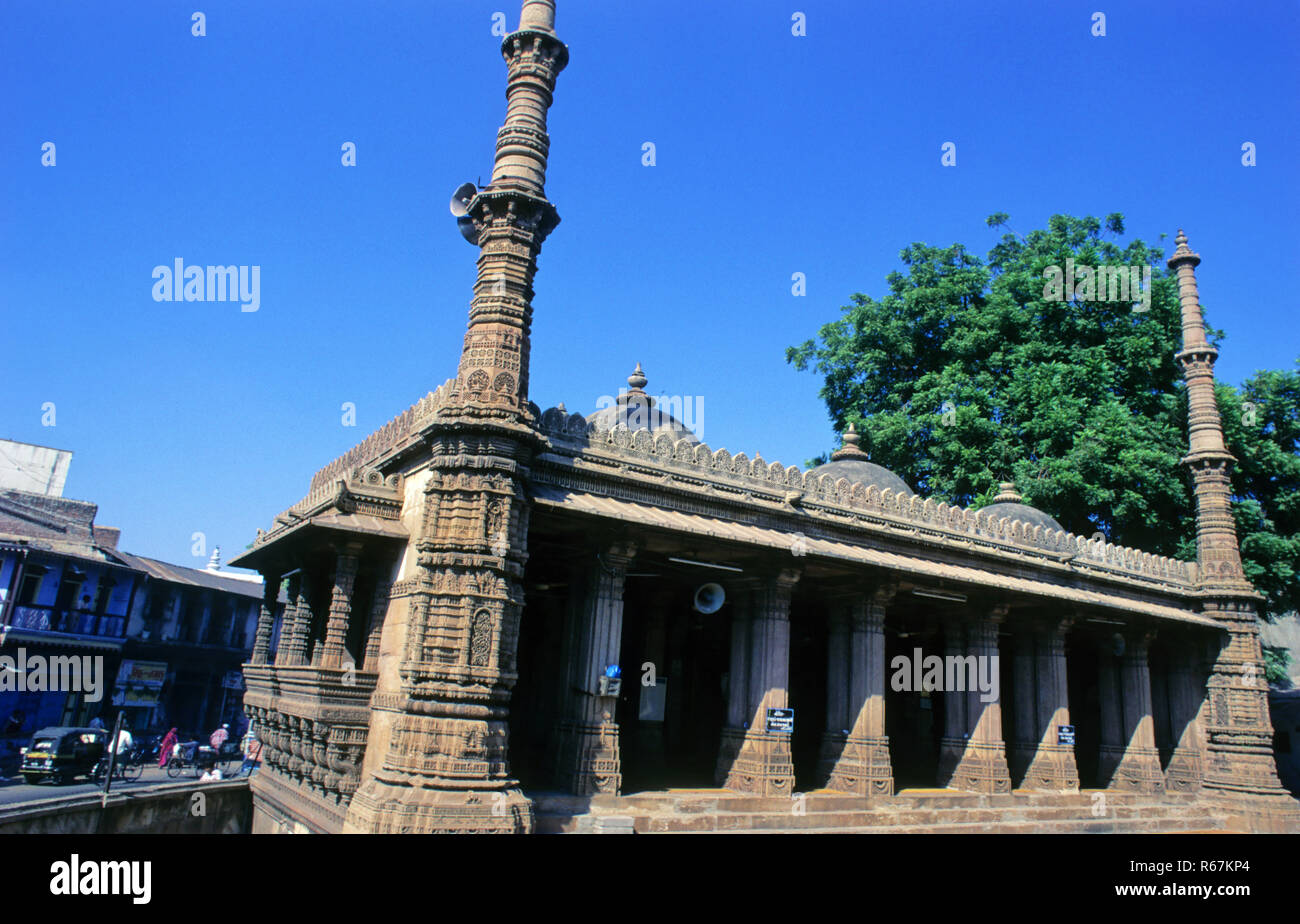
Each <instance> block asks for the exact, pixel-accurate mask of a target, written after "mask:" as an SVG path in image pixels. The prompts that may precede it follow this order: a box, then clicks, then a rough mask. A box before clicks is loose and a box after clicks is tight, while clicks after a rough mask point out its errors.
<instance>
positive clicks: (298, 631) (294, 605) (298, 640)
mask: <svg viewBox="0 0 1300 924" xmlns="http://www.w3.org/2000/svg"><path fill="white" fill-rule="evenodd" d="M310 583H311V582H310V581H309V580H308V579H307V576H306V575H305V574H304V573H303V572H301V571H299V572H297V573H296V574H294V575H293V576H292V577H291V578H289V602H288V604H287V605H286V606H285V610H284V627H283V628H282V629H281V630H280V650H279V651H278V652H277V654H276V656H275V663H276V666H285V667H294V666H298V665H302V664H306V663H307V633H308V631H310V627H311V599H310V594H309V590H308V586H309V585H310Z"/></svg>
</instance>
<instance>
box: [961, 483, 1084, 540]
mask: <svg viewBox="0 0 1300 924" xmlns="http://www.w3.org/2000/svg"><path fill="white" fill-rule="evenodd" d="M1023 501H1024V498H1022V497H1021V496H1020V494H1019V492H1017V491H1016V485H1015V482H1013V481H1004V482H1002V483H1001V484H999V485H998V494H997V496H996V497H994V498H993V503H991V504H989V505H988V506H987V507H981V508H980V509H979V512H980V513H985V514H988V515H989V516H991V517H1006V518H1007V519H1009V520H1020V521H1021V522H1022V523H1028V524H1029V525H1030V526H1041V527H1043V529H1054V530H1057V531H1058V532H1065V528H1064V527H1062V526H1061V524H1060V523H1058V522H1056V520H1054V519H1052V517H1050V516H1048V515H1047V514H1045V513H1043V511H1041V510H1039V509H1038V508H1036V507H1030V506H1029V505H1028V504H1026V503H1024V502H1023Z"/></svg>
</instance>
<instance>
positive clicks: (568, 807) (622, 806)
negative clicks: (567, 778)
mask: <svg viewBox="0 0 1300 924" xmlns="http://www.w3.org/2000/svg"><path fill="white" fill-rule="evenodd" d="M1102 792H1104V793H1105V796H1106V801H1107V804H1108V805H1138V804H1141V805H1148V804H1150V803H1151V801H1152V799H1157V800H1159V801H1161V802H1164V803H1168V804H1174V805H1186V804H1189V803H1192V802H1194V801H1195V797H1194V796H1192V795H1188V794H1183V793H1169V794H1163V795H1161V796H1154V797H1153V796H1149V795H1141V794H1136V793H1121V792H1111V791H1109V790H1103V791H1102ZM804 795H805V798H804V803H803V804H804V809H805V811H807V812H809V813H814V812H841V811H854V810H862V809H868V808H870V809H878V808H891V807H906V808H917V809H950V808H1022V807H1026V806H1039V805H1053V806H1056V805H1072V806H1084V807H1089V808H1090V807H1091V806H1092V804H1093V791H1091V790H1088V791H1084V792H1082V793H1047V792H1032V793H1030V792H1017V793H1013V794H1007V795H981V794H979V793H961V792H951V791H947V790H931V791H921V792H918V791H905V792H903V793H901V794H899V795H896V796H890V797H888V799H885V800H880V799H877V800H872V801H868V800H866V799H864V798H862V797H861V796H853V795H847V794H840V793H827V792H813V793H807V794H804ZM535 799H536V801H537V804H538V806H539V808H541V809H542V810H543V811H561V812H563V811H570V812H586V811H601V810H604V809H608V810H611V811H618V812H637V811H671V812H676V813H680V814H697V813H704V812H755V811H774V810H780V808H781V807H782V806H786V805H789V802H790V800H789V799H788V798H784V797H759V796H746V795H743V794H734V793H715V792H704V793H693V792H682V793H679V792H672V791H670V792H667V793H644V794H634V795H630V796H595V797H591V798H583V797H577V796H564V795H552V794H542V795H539V796H536V797H535Z"/></svg>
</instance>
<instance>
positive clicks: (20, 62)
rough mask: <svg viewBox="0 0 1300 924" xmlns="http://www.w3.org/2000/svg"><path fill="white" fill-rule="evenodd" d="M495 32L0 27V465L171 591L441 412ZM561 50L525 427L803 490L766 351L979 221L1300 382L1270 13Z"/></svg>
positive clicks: (101, 8) (236, 10)
mask: <svg viewBox="0 0 1300 924" xmlns="http://www.w3.org/2000/svg"><path fill="white" fill-rule="evenodd" d="M518 6H519V3H518V0H485V2H478V0H424V2H409V3H399V2H373V3H338V2H312V3H308V2H275V3H262V2H249V3H236V2H209V0H195V2H194V3H191V4H187V5H181V4H177V3H174V2H168V3H164V2H151V0H133V2H131V3H128V4H99V3H89V2H84V3H74V2H69V3H58V4H51V3H48V2H27V0H5V3H4V4H3V7H2V8H0V74H2V75H3V77H2V79H3V86H4V87H5V92H4V93H3V94H0V116H2V117H3V125H4V126H5V131H4V132H3V134H2V135H0V300H2V302H0V318H2V321H3V332H4V333H3V338H2V339H0V343H3V348H2V350H3V352H2V353H0V355H2V356H3V360H2V362H3V373H2V375H0V382H2V383H3V385H2V387H3V398H0V437H7V438H11V439H18V440H24V441H28V442H34V443H40V444H43V445H51V446H56V447H59V448H63V449H71V450H73V451H74V452H75V456H74V458H73V462H72V467H71V471H70V474H69V479H68V483H67V487H66V490H65V494H66V495H67V496H69V497H76V498H82V499H87V500H91V501H94V502H96V503H98V504H99V505H100V512H99V517H98V522H100V523H102V524H106V525H114V526H119V527H121V528H122V529H123V536H122V545H123V547H124V548H126V549H128V550H130V551H134V552H137V553H139V554H144V555H151V556H155V557H158V558H163V559H167V560H170V561H174V562H178V563H182V564H186V563H190V564H199V563H200V560H199V559H195V558H192V557H191V541H190V539H191V535H192V534H193V533H194V532H196V531H200V532H203V533H204V534H205V536H206V538H207V543H208V546H209V548H210V547H211V546H212V545H214V544H216V545H220V546H222V548H223V552H224V555H225V557H227V558H228V557H230V555H231V554H233V553H234V552H235V551H237V550H239V549H242V548H243V547H244V546H245V545H246V544H247V543H248V542H249V541H251V539H252V537H253V535H254V533H255V531H256V530H257V528H258V527H263V528H265V527H267V526H268V525H269V524H270V521H271V518H272V517H273V516H274V515H275V514H276V513H278V512H280V511H281V510H283V509H284V508H285V507H287V506H288V505H290V504H291V503H293V502H294V501H296V500H297V499H299V498H300V497H301V496H302V495H303V494H304V493H305V492H306V488H307V483H308V480H309V479H310V477H311V474H312V473H313V472H315V471H316V470H317V469H319V468H320V467H321V466H323V465H324V464H325V463H327V462H328V461H330V460H331V459H333V458H334V457H336V456H337V455H339V454H341V453H342V452H344V451H345V450H347V449H348V448H349V447H350V446H352V445H353V444H355V443H356V442H358V441H360V440H361V439H362V438H364V437H365V436H366V434H368V433H369V432H370V431H372V430H374V429H376V428H378V427H379V426H382V425H383V424H384V423H385V422H386V421H388V420H389V419H390V418H392V417H394V416H395V415H397V414H398V413H400V412H401V411H402V410H404V409H405V408H406V407H408V406H409V405H410V404H412V403H414V402H415V401H416V400H418V399H419V398H420V397H421V396H422V395H424V394H425V393H426V392H427V391H429V390H431V389H432V388H435V387H436V386H437V385H439V384H440V383H441V382H442V381H444V380H445V379H447V378H449V377H451V376H453V375H454V374H455V371H456V363H457V358H458V355H459V347H460V343H461V338H462V335H463V331H464V326H465V319H466V311H467V308H468V304H469V297H470V287H471V285H472V283H473V279H474V261H475V251H474V249H473V248H472V247H471V246H470V245H468V244H466V243H465V242H464V241H463V240H462V239H461V237H460V235H459V234H458V233H457V231H456V227H455V223H454V221H453V219H452V218H451V216H450V215H449V214H448V212H447V206H446V203H447V200H448V197H449V195H450V193H451V190H452V189H453V188H455V187H456V186H457V185H458V184H460V183H462V182H464V181H465V180H472V179H477V178H479V177H483V178H484V179H485V180H486V178H487V176H488V175H489V174H490V172H491V164H492V152H493V144H494V141H495V133H496V129H497V127H498V126H499V124H500V122H501V119H502V116H503V114H504V111H505V105H504V93H503V91H504V86H505V68H504V65H503V63H502V61H501V59H500V56H499V53H498V50H497V49H498V46H499V42H500V39H499V38H498V37H495V36H493V35H492V34H491V26H492V14H493V13H494V12H496V11H504V12H505V13H506V15H507V19H508V21H509V24H510V27H511V28H513V27H514V25H515V24H516V22H517V19H518ZM1098 7H1102V8H1103V11H1104V12H1105V14H1106V17H1107V18H1106V33H1107V34H1106V35H1105V36H1104V37H1094V36H1092V35H1091V34H1090V30H1091V26H1092V19H1091V16H1092V13H1093V11H1094V10H1096V9H1097V8H1098ZM196 8H197V9H201V10H202V11H203V12H204V13H205V14H206V17H207V21H206V29H207V35H206V36H203V37H195V36H193V35H191V16H190V14H191V13H192V12H193V10H194V9H196ZM795 11H799V12H802V13H804V14H805V15H806V22H807V35H806V36H803V37H796V36H793V35H791V16H792V13H794V12H795ZM557 32H558V34H559V35H560V37H561V38H562V39H563V40H564V41H565V42H566V43H567V44H568V45H569V48H570V53H571V61H570V65H569V68H568V69H567V70H566V71H565V72H564V73H563V74H562V75H561V76H560V82H559V87H558V88H557V92H556V103H555V106H554V107H553V108H552V110H551V123H550V130H551V142H552V146H551V165H550V171H549V175H548V182H547V192H548V195H549V197H550V198H551V199H552V201H554V202H555V203H556V205H557V207H558V209H559V211H560V215H561V217H562V219H563V222H562V224H561V225H560V227H559V228H558V229H557V230H556V232H555V233H554V234H553V235H552V236H551V238H550V239H549V240H548V241H547V243H546V246H545V248H544V250H543V252H542V255H541V259H540V272H539V274H538V277H537V282H536V286H537V297H536V299H535V302H534V309H535V318H534V330H533V348H532V381H531V396H532V398H533V400H535V401H536V402H537V403H538V404H539V405H540V406H541V407H543V408H546V407H549V406H551V405H554V404H556V403H557V402H560V401H563V402H564V403H565V404H566V405H567V407H568V408H569V410H571V411H572V410H578V409H584V410H588V411H589V410H594V409H595V408H596V406H597V403H598V401H599V399H600V397H601V396H602V395H612V394H615V393H617V390H618V388H619V387H620V386H623V385H624V384H625V379H626V376H627V375H628V373H629V372H630V371H631V369H632V366H633V364H634V363H635V362H637V361H640V362H641V363H643V364H644V367H645V370H646V373H647V375H648V376H649V379H650V384H649V390H650V391H651V392H653V393H655V394H660V393H666V394H670V395H685V396H701V397H702V398H703V425H702V431H703V432H702V436H703V438H704V439H705V441H706V442H708V443H709V444H710V445H712V446H714V447H715V448H716V447H719V446H725V447H727V448H728V449H731V450H732V451H733V452H734V451H739V450H744V451H745V452H747V453H751V454H752V453H753V452H755V451H761V453H762V454H763V456H764V458H766V459H768V460H769V461H771V460H779V461H782V462H785V463H787V464H800V465H802V463H803V461H804V460H805V459H807V458H809V457H811V456H814V455H816V454H817V453H819V452H822V451H824V450H826V449H828V448H830V447H831V446H832V434H831V429H830V424H829V421H828V418H827V415H826V412H825V409H824V407H823V405H822V404H821V402H820V401H819V399H818V397H817V391H818V388H819V384H820V383H819V380H818V379H817V377H816V376H814V375H812V374H809V373H797V372H795V371H794V370H793V369H792V368H790V367H789V366H787V365H786V363H785V360H784V350H785V347H787V346H788V345H791V344H794V343H798V342H801V341H802V340H804V339H806V338H807V337H810V336H813V335H814V334H815V332H816V330H817V328H818V327H819V326H820V325H821V324H822V323H824V322H826V321H828V320H831V319H833V318H834V317H836V316H837V315H838V313H839V306H841V305H843V304H846V303H847V302H848V300H849V296H850V294H851V293H853V292H856V291H861V292H866V293H868V294H872V295H881V294H883V293H884V291H885V288H886V287H885V276H886V274H887V273H888V272H889V271H891V270H892V269H895V268H897V267H898V259H897V256H898V252H899V250H900V249H902V248H903V247H904V246H905V245H907V244H908V243H910V242H913V241H925V242H928V243H931V244H949V243H952V242H954V241H960V242H962V243H965V244H966V245H967V246H968V247H970V248H971V249H973V250H974V251H976V252H977V253H980V254H983V253H986V252H987V250H988V248H989V247H990V246H991V245H992V244H993V243H994V242H995V240H996V233H995V232H993V231H991V230H990V229H988V228H986V227H985V224H984V219H985V217H986V216H987V215H989V214H991V213H993V212H998V211H1005V212H1008V213H1010V215H1011V222H1010V224H1011V226H1012V227H1014V228H1016V229H1017V230H1019V231H1022V232H1023V231H1027V230H1029V229H1031V228H1035V227H1043V226H1044V225H1045V223H1046V220H1047V218H1048V216H1049V215H1051V214H1053V213H1056V212H1064V213H1070V214H1076V215H1083V214H1092V215H1096V216H1098V217H1102V216H1104V215H1106V214H1108V213H1110V212H1115V211H1119V212H1122V213H1123V214H1124V215H1125V216H1126V219H1127V226H1128V236H1130V237H1141V238H1143V239H1145V240H1147V241H1149V242H1154V241H1156V240H1157V239H1158V236H1159V235H1160V234H1161V233H1162V232H1164V233H1167V234H1168V235H1169V236H1168V238H1167V239H1166V240H1165V242H1164V246H1165V247H1166V250H1171V249H1172V247H1173V243H1172V239H1173V233H1174V231H1175V229H1176V228H1177V227H1178V226H1180V225H1181V226H1183V227H1184V228H1185V229H1186V230H1187V233H1188V235H1189V237H1190V238H1191V243H1192V246H1193V248H1194V249H1196V250H1197V251H1199V252H1200V253H1201V255H1202V256H1203V257H1204V261H1205V262H1204V263H1203V264H1202V265H1201V268H1200V270H1199V279H1200V282H1201V295H1202V301H1203V302H1204V304H1205V306H1206V308H1207V312H1208V314H1209V316H1210V318H1211V320H1212V322H1213V323H1214V324H1216V325H1217V326H1219V327H1222V328H1224V329H1225V330H1226V332H1227V339H1226V342H1225V344H1224V348H1223V353H1222V357H1221V359H1220V362H1219V367H1218V370H1219V373H1220V377H1221V378H1222V379H1224V380H1226V381H1229V382H1233V383H1239V382H1241V381H1242V380H1243V379H1244V378H1245V377H1247V376H1248V375H1250V374H1251V372H1253V371H1254V370H1256V369H1260V368H1290V367H1292V365H1293V363H1294V362H1295V360H1296V358H1297V356H1298V355H1300V337H1297V335H1296V332H1295V331H1296V327H1297V324H1296V304H1295V294H1294V293H1295V280H1296V279H1297V277H1298V275H1300V247H1297V245H1296V239H1295V233H1294V230H1295V221H1294V220H1295V216H1296V215H1297V214H1300V173H1298V171H1297V169H1296V154H1295V152H1296V151H1297V150H1298V149H1300V93H1298V92H1297V91H1298V90H1300V86H1298V84H1300V70H1298V69H1297V67H1296V51H1295V49H1296V48H1297V47H1300V5H1298V4H1297V3H1295V2H1289V0H1288V2H1280V0H1268V2H1263V3H1258V4H1250V5H1241V6H1230V5H1228V4H1212V3H1196V2H1183V3H1177V4H1174V3H1126V2H1105V3H1101V2H1099V0H1091V2H1089V3H1076V2H1052V3H1043V2H1023V3H1010V2H995V3H987V4H985V3H979V4H976V3H970V2H951V3H928V2H919V0H909V2H905V3H904V2H899V3H889V4H886V3H879V2H875V0H857V2H846V0H845V2H840V0H835V2H832V0H789V2H770V0H744V2H742V0H730V2H727V0H708V2H701V0H693V2H687V0H655V2H653V3H648V4H646V3H633V2H630V0H629V2H625V0H560V3H559V13H558V18H557ZM46 141H53V142H55V144H56V146H57V147H56V157H57V163H56V166H54V167H44V166H42V165H41V146H42V144H43V143H44V142H46ZM346 141H351V142H354V143H355V144H356V146H357V166H356V167H344V166H342V164H341V163H340V157H341V153H340V146H341V145H342V144H343V143H344V142H346ZM647 141H650V142H653V143H654V144H655V145H656V155H657V157H656V159H657V163H656V165H655V166H653V167H646V166H643V165H642V144H643V143H644V142H647ZM947 141H952V142H954V143H955V144H956V145H957V166H956V167H952V168H945V167H943V166H941V164H940V154H941V150H940V148H941V145H942V144H943V143H944V142H947ZM1246 141H1250V142H1253V143H1254V144H1255V145H1256V146H1257V162H1258V165H1257V166H1255V167H1243V166H1242V164H1241V145H1242V143H1243V142H1246ZM178 257H179V258H182V259H184V260H185V261H186V263H187V264H243V265H250V266H251V265H257V266H260V267H261V306H260V308H259V310H258V311H256V312H241V311H240V310H239V305H238V304H236V303H233V302H226V303H213V302H192V303H186V302H180V303H176V302H155V301H154V300H153V298H152V297H151V291H152V287H153V280H152V278H151V272H152V269H153V267H154V266H156V265H159V264H165V265H170V264H171V263H172V261H173V260H175V259H176V258H178ZM795 272H802V273H804V274H806V277H807V295H806V296H805V297H802V298H799V297H795V296H793V295H792V294H791V274H792V273H795ZM47 402H53V403H54V406H55V414H56V416H55V426H53V427H46V426H42V406H43V405H44V404H46V403H47ZM344 402H353V403H355V405H356V426H355V427H345V426H343V425H342V417H343V413H342V410H341V406H342V405H343V403H344Z"/></svg>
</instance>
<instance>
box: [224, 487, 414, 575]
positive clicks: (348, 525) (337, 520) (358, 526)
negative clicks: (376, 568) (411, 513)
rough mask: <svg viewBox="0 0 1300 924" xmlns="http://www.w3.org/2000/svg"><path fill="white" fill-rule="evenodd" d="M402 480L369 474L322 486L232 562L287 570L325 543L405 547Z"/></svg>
mask: <svg viewBox="0 0 1300 924" xmlns="http://www.w3.org/2000/svg"><path fill="white" fill-rule="evenodd" d="M402 501H403V492H402V476H401V475H396V474H394V475H387V476H385V475H384V474H383V473H382V472H380V471H378V470H376V469H373V468H368V469H364V470H358V471H355V472H353V473H352V474H350V475H349V476H348V477H347V478H339V479H337V480H336V481H335V482H334V483H333V484H332V485H321V486H319V487H317V489H316V490H315V491H313V492H312V493H311V494H308V495H307V497H305V498H303V499H302V500H301V501H299V502H298V503H297V504H294V505H293V506H292V507H290V508H289V509H288V510H286V511H285V512H284V513H282V514H280V515H279V516H278V517H276V518H275V523H274V525H273V526H272V528H271V530H270V531H269V532H265V533H259V534H258V536H257V539H256V541H255V542H254V543H253V547H252V548H251V549H249V550H248V551H246V552H244V553H242V554H241V555H238V556H236V557H235V558H233V559H231V561H230V564H231V565H233V566H234V567H237V568H253V569H256V570H262V569H264V568H265V569H267V570H268V571H273V570H277V569H278V570H281V571H283V570H287V569H288V568H289V567H290V564H291V563H292V562H293V561H294V560H295V558H296V557H297V556H298V555H299V554H300V553H302V552H304V551H307V550H308V549H310V548H313V547H315V546H318V545H320V544H321V543H322V542H325V543H338V542H340V541H343V542H346V541H348V540H356V541H361V542H365V541H367V540H369V541H381V542H382V541H395V542H403V543H404V542H406V541H407V540H408V539H409V538H410V535H409V533H408V532H407V530H406V528H405V527H404V526H402V524H401V515H402Z"/></svg>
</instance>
